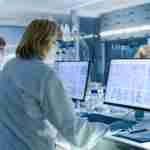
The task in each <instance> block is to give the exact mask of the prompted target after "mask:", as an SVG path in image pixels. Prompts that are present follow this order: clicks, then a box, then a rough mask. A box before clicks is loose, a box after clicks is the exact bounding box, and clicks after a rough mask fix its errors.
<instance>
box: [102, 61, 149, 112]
mask: <svg viewBox="0 0 150 150" xmlns="http://www.w3.org/2000/svg"><path fill="white" fill-rule="evenodd" d="M105 103H106V104H111V105H116V106H123V107H130V108H137V109H145V110H150V60H148V59H147V60H144V59H124V60H123V59H122V60H112V61H111V65H110V70H109V76H108V82H107V88H106V95H105Z"/></svg>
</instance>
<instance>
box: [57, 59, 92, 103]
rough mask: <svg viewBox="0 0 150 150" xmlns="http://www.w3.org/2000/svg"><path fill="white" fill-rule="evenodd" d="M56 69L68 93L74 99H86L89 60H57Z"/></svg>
mask: <svg viewBox="0 0 150 150" xmlns="http://www.w3.org/2000/svg"><path fill="white" fill-rule="evenodd" d="M54 70H55V72H56V74H57V75H58V77H59V78H60V80H61V81H62V83H63V85H64V88H65V90H66V92H67V95H68V96H69V97H70V98H72V99H73V100H81V101H84V100H85V95H86V90H87V83H88V76H89V62H86V61H57V62H56V63H55V64H54Z"/></svg>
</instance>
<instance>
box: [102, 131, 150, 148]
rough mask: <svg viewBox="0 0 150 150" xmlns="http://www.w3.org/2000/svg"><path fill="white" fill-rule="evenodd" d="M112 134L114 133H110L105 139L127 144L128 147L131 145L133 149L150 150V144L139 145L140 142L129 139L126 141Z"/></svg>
mask: <svg viewBox="0 0 150 150" xmlns="http://www.w3.org/2000/svg"><path fill="white" fill-rule="evenodd" d="M112 134H113V133H112V132H110V131H109V132H107V133H106V134H105V136H104V138H106V139H109V140H113V141H116V142H120V143H124V144H127V145H131V146H133V147H137V148H141V149H144V150H150V142H145V143H138V142H135V141H132V140H128V139H125V138H121V137H115V136H113V135H112Z"/></svg>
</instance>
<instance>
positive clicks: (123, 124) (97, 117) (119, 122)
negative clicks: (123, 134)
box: [81, 113, 136, 129]
mask: <svg viewBox="0 0 150 150" xmlns="http://www.w3.org/2000/svg"><path fill="white" fill-rule="evenodd" d="M81 117H87V119H88V121H89V122H101V123H105V124H108V125H111V124H112V128H116V129H120V128H121V129H125V128H130V127H132V126H133V125H134V124H136V122H135V121H128V120H123V119H121V118H115V117H112V116H105V115H102V114H96V113H83V114H82V115H81Z"/></svg>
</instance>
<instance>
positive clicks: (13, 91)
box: [0, 19, 105, 150]
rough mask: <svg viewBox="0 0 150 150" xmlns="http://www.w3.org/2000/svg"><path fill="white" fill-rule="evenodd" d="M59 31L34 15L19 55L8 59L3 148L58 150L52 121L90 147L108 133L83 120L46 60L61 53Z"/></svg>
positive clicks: (3, 82) (0, 133)
mask: <svg viewBox="0 0 150 150" xmlns="http://www.w3.org/2000/svg"><path fill="white" fill-rule="evenodd" d="M58 30H60V29H59V28H58V25H57V24H56V23H55V22H54V21H50V20H46V19H36V20H33V21H32V22H31V23H30V24H29V25H28V26H27V28H26V30H25V32H24V34H23V36H22V39H21V41H20V43H19V45H18V47H17V50H16V57H15V58H13V59H11V60H10V61H9V62H7V63H6V64H5V66H4V68H3V71H2V73H1V74H0V90H1V92H0V148H2V149H3V150H54V149H55V143H54V141H53V139H52V133H51V132H47V124H46V122H47V121H49V123H51V124H52V125H53V126H54V127H55V128H56V129H57V130H58V132H59V133H60V134H61V135H62V136H63V137H65V139H66V140H67V141H68V142H70V143H71V144H72V145H74V146H77V147H84V146H86V145H87V144H88V142H90V141H91V140H92V141H93V140H95V142H96V140H97V139H98V138H99V137H100V136H101V135H102V132H100V131H99V130H98V129H97V128H95V127H93V126H90V123H87V121H85V120H80V119H77V117H76V115H75V113H74V108H73V104H72V101H71V100H70V99H68V98H67V96H66V93H65V90H64V87H63V85H62V83H61V81H60V80H59V79H58V77H57V75H56V74H55V72H54V71H53V70H52V69H51V68H50V67H49V66H48V65H47V64H46V63H44V60H45V58H46V57H47V56H48V54H49V56H51V59H52V56H53V54H54V53H55V49H54V48H52V47H53V45H54V44H55V41H56V39H57V33H58ZM53 50H54V51H53ZM104 130H105V129H104ZM103 133H104V132H103ZM93 138H94V139H93Z"/></svg>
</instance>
